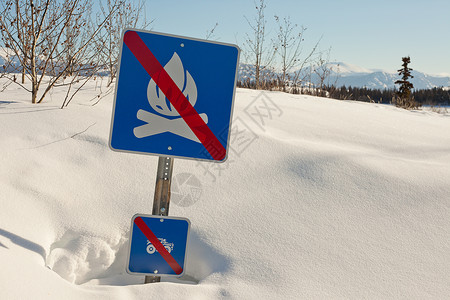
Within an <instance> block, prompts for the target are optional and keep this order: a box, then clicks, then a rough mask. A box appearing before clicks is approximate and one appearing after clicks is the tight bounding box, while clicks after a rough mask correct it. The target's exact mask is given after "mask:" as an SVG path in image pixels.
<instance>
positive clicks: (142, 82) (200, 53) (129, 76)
mask: <svg viewBox="0 0 450 300" xmlns="http://www.w3.org/2000/svg"><path fill="white" fill-rule="evenodd" d="M122 40H123V43H122V46H121V49H120V61H119V70H118V77H117V84H116V93H115V99H114V109H113V116H112V123H111V133H110V147H111V149H112V150H115V151H122V152H131V153H141V154H153V155H158V156H166V157H178V158H188V159H197V160H207V161H217V162H223V161H225V160H226V158H227V153H228V149H229V140H230V128H231V119H232V111H233V103H234V96H235V90H236V78H237V71H238V63H239V48H238V47H237V46H236V45H232V44H226V43H219V42H212V41H206V40H199V39H194V38H188V37H181V36H175V35H169V34H162V33H157V32H151V31H141V30H134V29H133V30H131V29H130V30H125V31H124V34H123V37H122Z"/></svg>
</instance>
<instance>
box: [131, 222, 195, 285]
mask: <svg viewBox="0 0 450 300" xmlns="http://www.w3.org/2000/svg"><path fill="white" fill-rule="evenodd" d="M189 229H190V221H189V220H188V219H186V218H177V217H165V216H156V215H134V216H133V218H132V221H131V233H130V246H129V254H128V264H127V272H128V273H130V274H145V275H148V274H151V275H157V276H170V275H172V276H177V277H179V276H182V275H183V273H184V269H185V264H186V248H187V240H188V236H189Z"/></svg>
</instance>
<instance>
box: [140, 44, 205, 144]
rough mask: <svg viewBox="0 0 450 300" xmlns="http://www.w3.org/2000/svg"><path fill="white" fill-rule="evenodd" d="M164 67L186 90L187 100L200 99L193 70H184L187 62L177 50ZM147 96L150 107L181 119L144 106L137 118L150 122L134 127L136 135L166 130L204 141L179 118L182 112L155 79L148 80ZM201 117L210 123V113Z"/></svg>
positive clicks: (182, 88)
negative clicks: (192, 73) (171, 101)
mask: <svg viewBox="0 0 450 300" xmlns="http://www.w3.org/2000/svg"><path fill="white" fill-rule="evenodd" d="M164 70H166V72H167V74H169V76H170V77H171V78H172V80H173V81H174V83H175V84H176V85H177V87H178V88H179V89H180V91H182V93H183V95H184V96H185V97H186V99H187V100H188V101H189V102H190V103H191V105H192V106H194V105H195V103H196V102H197V86H196V84H195V81H194V78H192V76H191V74H190V73H189V71H187V70H185V69H184V67H183V63H182V62H181V59H180V57H179V56H178V54H177V53H176V52H174V54H173V56H172V58H171V59H170V60H169V62H168V63H167V64H166V65H165V66H164ZM147 99H148V102H149V104H150V106H151V107H152V108H153V109H154V110H155V111H156V112H158V113H159V114H161V115H164V116H168V117H178V118H172V119H168V118H164V117H162V116H159V115H156V114H153V113H151V112H148V111H145V110H143V109H140V110H139V111H138V112H137V118H138V119H139V120H141V121H144V122H146V123H147V124H144V125H141V126H138V127H136V128H134V135H135V136H136V137H137V138H144V137H148V136H152V135H155V134H159V133H163V132H171V133H173V134H176V135H179V136H182V137H184V138H187V139H190V140H193V141H195V142H198V143H200V140H199V139H198V138H197V136H196V135H195V134H194V133H193V132H192V130H191V129H190V128H189V126H188V125H187V124H186V122H185V121H184V120H183V119H182V118H181V117H179V116H180V113H179V112H178V111H177V110H176V109H175V108H174V107H173V106H172V104H171V103H170V101H169V100H168V99H167V97H166V95H164V93H163V92H162V91H161V90H160V89H159V87H158V85H157V84H156V82H155V81H154V80H153V78H152V79H150V82H149V83H148V87H147ZM200 117H201V118H202V119H203V121H205V123H208V116H207V115H206V114H204V113H203V114H200ZM155 124H156V125H155Z"/></svg>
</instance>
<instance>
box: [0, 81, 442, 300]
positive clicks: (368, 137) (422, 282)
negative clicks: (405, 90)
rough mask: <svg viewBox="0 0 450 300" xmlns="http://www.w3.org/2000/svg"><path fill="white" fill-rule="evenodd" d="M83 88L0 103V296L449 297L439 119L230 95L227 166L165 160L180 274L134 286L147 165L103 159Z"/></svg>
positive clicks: (270, 95) (98, 112)
mask: <svg viewBox="0 0 450 300" xmlns="http://www.w3.org/2000/svg"><path fill="white" fill-rule="evenodd" d="M94 87H95V83H94V82H92V83H91V84H90V87H88V88H86V89H84V90H83V91H82V94H81V95H80V97H79V99H80V100H77V102H74V103H72V104H70V106H69V107H68V108H66V109H63V110H61V109H59V108H58V107H59V105H60V104H61V102H62V99H63V94H62V93H59V92H57V91H55V92H54V93H53V94H52V95H50V97H49V98H48V100H47V103H44V104H41V105H32V104H30V103H29V95H27V94H26V93H25V92H24V91H23V90H20V89H18V87H16V86H14V85H11V86H9V87H8V89H7V90H6V91H4V92H1V93H0V128H1V130H0V149H1V150H0V151H1V156H0V166H1V168H0V199H1V200H0V201H1V209H0V265H1V266H2V270H1V272H0V298H1V299H31V298H32V299H88V298H92V299H94V298H95V299H152V298H153V297H154V298H155V299H301V298H308V299H311V298H318V299H320V298H322V299H323V298H353V299H361V298H376V299H380V298H382V299H387V298H393V299H398V298H406V299H408V298H409V299H411V298H415V299H421V298H422V299H423V298H435V299H439V298H440V299H442V298H445V297H448V295H450V285H449V284H448V278H450V134H449V130H450V116H449V115H448V114H447V115H442V114H436V113H432V112H426V111H405V110H402V109H397V108H395V107H392V106H386V105H378V104H367V103H360V102H351V101H337V100H329V99H323V98H316V97H310V96H302V95H289V94H284V93H279V92H263V93H261V92H260V91H251V90H245V89H238V90H237V93H236V102H235V112H234V119H235V122H234V124H233V135H232V138H231V143H232V144H231V147H232V151H231V152H230V155H229V160H228V161H227V162H226V163H225V164H220V165H219V164H212V163H198V162H196V161H192V160H181V159H175V164H174V184H175V181H176V180H180V178H186V176H192V175H193V176H192V178H194V179H198V180H199V181H200V183H201V188H200V189H199V186H197V189H195V193H194V191H193V190H190V189H189V186H186V185H183V184H182V183H180V182H178V185H176V184H175V187H176V190H175V191H174V195H173V198H172V204H171V207H170V215H171V216H182V217H187V218H189V219H190V220H191V222H192V229H191V237H190V241H189V252H188V257H187V260H188V265H187V270H186V273H187V275H186V276H185V277H184V278H182V279H179V280H173V279H172V280H169V281H167V280H166V281H165V282H162V283H158V284H147V285H144V284H142V283H143V280H144V278H143V277H142V276H131V275H128V274H126V272H125V263H126V252H127V249H126V247H127V245H128V244H127V240H128V233H129V227H130V220H131V217H132V216H133V215H134V214H136V213H150V212H151V207H152V201H153V191H154V184H155V174H156V165H157V158H156V157H154V156H145V155H134V154H126V153H116V152H113V151H111V150H110V149H109V147H108V137H109V128H110V119H111V109H112V95H110V96H108V97H106V98H104V99H102V100H101V101H100V102H99V104H98V105H95V106H91V104H92V102H90V101H89V99H90V98H91V96H92V95H93V94H94V92H93V89H94ZM183 176H184V177H183ZM198 194H200V196H199V199H193V198H186V197H185V196H186V195H188V196H196V195H198ZM183 197H184V198H183Z"/></svg>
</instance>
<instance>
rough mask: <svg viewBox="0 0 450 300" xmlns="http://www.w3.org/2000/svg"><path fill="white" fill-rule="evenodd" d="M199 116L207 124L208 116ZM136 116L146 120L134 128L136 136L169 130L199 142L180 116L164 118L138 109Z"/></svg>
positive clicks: (140, 136) (142, 136)
mask: <svg viewBox="0 0 450 300" xmlns="http://www.w3.org/2000/svg"><path fill="white" fill-rule="evenodd" d="M200 117H201V118H202V119H203V121H204V122H205V123H206V124H208V116H207V115H206V114H200ZM137 118H138V119H139V120H141V121H144V122H147V124H144V125H141V126H139V127H136V128H134V130H133V132H134V135H135V136H136V137H137V138H144V137H148V136H151V135H155V134H160V133H164V132H171V133H173V134H176V135H179V136H182V137H184V138H187V139H190V140H192V141H194V142H197V143H200V140H199V139H198V138H197V136H196V135H195V134H194V132H192V130H191V128H189V126H188V125H187V124H186V121H185V120H183V118H181V117H180V118H176V119H166V118H164V117H161V116H158V115H155V114H152V113H150V112H148V111H145V110H143V109H140V110H139V111H138V112H137ZM187 118H189V117H187ZM155 124H157V125H155Z"/></svg>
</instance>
